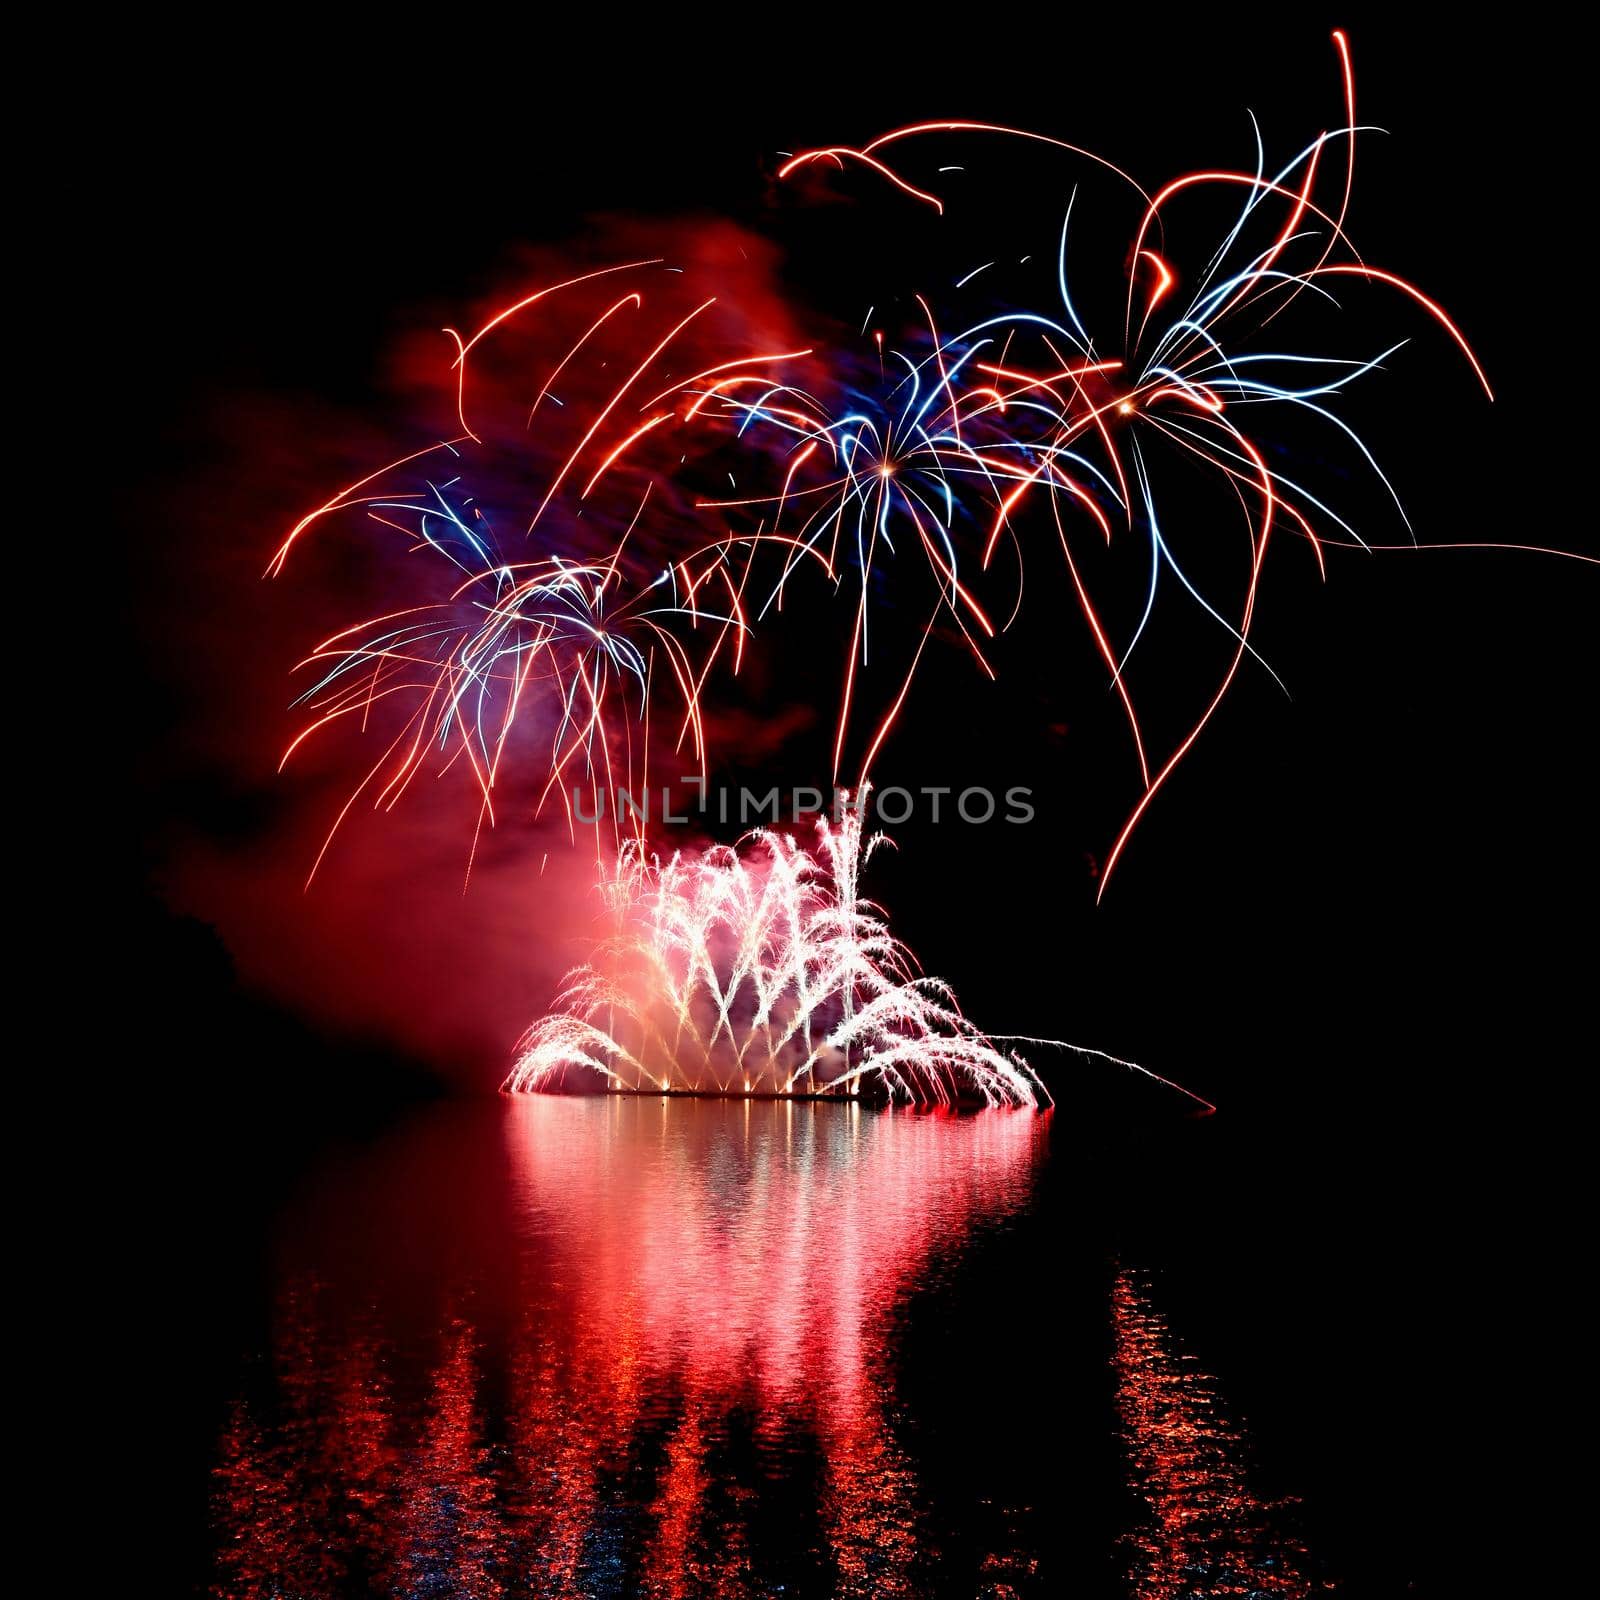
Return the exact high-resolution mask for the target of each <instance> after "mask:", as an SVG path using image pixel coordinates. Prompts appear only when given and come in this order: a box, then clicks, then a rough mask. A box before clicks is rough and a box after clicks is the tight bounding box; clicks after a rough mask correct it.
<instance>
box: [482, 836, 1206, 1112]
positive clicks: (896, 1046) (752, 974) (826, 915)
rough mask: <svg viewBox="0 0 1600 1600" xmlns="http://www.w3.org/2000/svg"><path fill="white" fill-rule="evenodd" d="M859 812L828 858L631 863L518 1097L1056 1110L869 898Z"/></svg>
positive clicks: (1038, 1083)
mask: <svg viewBox="0 0 1600 1600" xmlns="http://www.w3.org/2000/svg"><path fill="white" fill-rule="evenodd" d="M863 810H864V807H863V806H861V805H856V806H846V807H844V808H843V810H842V812H841V815H840V817H839V819H838V821H837V822H833V821H830V820H829V819H828V818H827V817H826V816H823V817H819V818H818V819H817V823H816V847H815V849H814V850H807V849H805V848H804V847H803V846H801V845H800V844H799V843H797V842H796V841H795V840H794V839H792V838H790V837H788V836H787V835H785V834H781V833H776V832H771V831H768V830H757V831H756V832H754V833H752V834H750V835H749V836H748V837H747V838H746V839H745V840H744V841H742V842H741V845H740V846H739V847H734V848H728V847H722V848H716V849H712V850H708V851H706V852H704V853H703V854H700V855H697V856H693V857H687V856H684V855H682V854H679V855H674V856H673V857H672V858H671V859H670V860H668V861H666V862H665V863H662V862H659V861H653V860H646V859H644V858H643V857H642V856H641V855H640V854H639V853H638V851H637V850H636V849H635V848H633V847H630V848H629V849H628V850H626V851H625V852H624V855H623V857H622V860H621V862H620V864H619V866H618V868H617V870H616V872H615V873H614V874H613V876H612V877H611V878H610V879H608V880H607V882H606V883H605V885H604V890H605V895H606V898H607V900H608V902H609V904H608V910H609V914H610V915H611V917H612V918H613V921H614V926H615V932H614V933H613V935H612V936H611V937H610V938H609V939H607V940H606V941H604V942H603V943H602V944H601V946H600V948H599V949H598V950H597V952H596V954H595V956H594V958H593V959H592V960H590V961H589V962H586V963H585V964H584V965H582V966H580V967H578V968H576V969H575V970H574V971H573V972H571V973H569V974H568V977H567V980H566V983H565V986H564V989H563V992H562V994H561V996H560V998H559V1000H558V1001H557V1009H556V1010H555V1011H553V1012H552V1013H551V1014H550V1015H548V1016H546V1017H544V1018H542V1019H541V1020H540V1021H539V1022H537V1023H536V1024H535V1025H534V1026H533V1027H532V1028H531V1029H530V1030H529V1031H528V1033H527V1035H526V1036H525V1037H524V1039H523V1041H522V1045H521V1048H520V1050H519V1053H518V1058H517V1062H516V1065H515V1066H514V1067H513V1068H512V1071H511V1074H510V1076H509V1077H508V1078H507V1079H506V1083H505V1088H506V1089H507V1090H509V1091H512V1092H519V1091H530V1090H539V1089H556V1088H562V1087H567V1086H577V1087H582V1086H585V1085H593V1084H595V1083H599V1084H602V1085H604V1086H605V1087H607V1088H612V1089H619V1090H625V1091H629V1092H633V1093H672V1092H675V1091H681V1092H686V1093H693V1094H720V1095H733V1096H762V1095H780V1096H811V1095H838V1096H856V1095H859V1094H861V1093H862V1092H863V1091H869V1092H876V1093H880V1094H882V1095H885V1096H887V1097H888V1098H889V1099H891V1100H903V1101H910V1102H914V1103H919V1104H938V1105H951V1104H955V1103H957V1102H959V1101H962V1100H981V1101H983V1103H984V1104H986V1105H1008V1106H1038V1107H1043V1106H1045V1105H1048V1104H1049V1103H1050V1095H1049V1093H1048V1091H1047V1090H1046V1089H1045V1087H1044V1084H1043V1082H1042V1080H1041V1079H1040V1077H1039V1075H1038V1074H1037V1073H1036V1072H1035V1071H1034V1070H1033V1068H1032V1067H1031V1066H1030V1065H1029V1064H1028V1063H1027V1061H1026V1060H1024V1059H1023V1057H1022V1056H1021V1055H1019V1054H1017V1053H1016V1052H1015V1051H1012V1050H1004V1049H1002V1048H1001V1047H1000V1043H999V1042H997V1041H996V1039H994V1038H993V1037H991V1036H989V1035H988V1034H985V1033H984V1032H982V1031H981V1030H980V1029H979V1028H977V1027H976V1026H974V1025H973V1023H971V1022H970V1021H969V1020H968V1019H967V1018H966V1016H965V1015H964V1014H963V1013H962V1011H961V1008H960V1006H959V1005H958V1004H957V1002H956V998H955V995H954V994H953V993H952V991H951V989H950V986H949V985H948V984H947V983H945V982H943V981H942V980H941V979H938V978H933V977H929V976H927V975H926V974H924V973H923V972H922V970H921V968H920V966H919V965H918V962H917V960H916V957H915V956H914V955H913V954H912V952H911V950H910V949H909V948H908V947H907V946H906V945H905V944H904V943H903V942H902V941H901V940H899V939H897V938H896V937H895V936H894V935H893V934H892V933H891V932H890V930H889V926H888V923H887V920H886V917H885V914H884V912H883V909H882V907H881V906H879V905H877V904H876V903H875V902H873V901H871V900H868V899H866V898H864V897H863V895H862V893H861V873H862V870H863V868H864V867H865V866H866V864H867V863H868V861H870V859H871V858H872V856H873V854H874V853H875V852H876V851H877V850H878V849H879V848H881V847H882V846H883V845H884V844H886V843H887V839H886V837H885V836H884V835H883V834H881V833H879V834H874V835H872V836H870V837H864V836H863V831H862V820H861V819H862V812H863ZM1028 1042H1031V1043H1033V1044H1036V1045H1040V1046H1048V1045H1051V1044H1056V1042H1055V1041H1050V1040H1043V1039H1039V1040H1032V1041H1028ZM1056 1047H1057V1048H1063V1049H1068V1050H1076V1049H1077V1047H1076V1046H1072V1045H1060V1044H1056ZM1078 1053H1079V1054H1082V1055H1093V1056H1100V1057H1101V1059H1105V1060H1115V1059H1116V1058H1115V1057H1106V1056H1103V1055H1102V1054H1101V1052H1098V1051H1082V1050H1080V1051H1078ZM1118 1064H1119V1065H1121V1066H1125V1067H1128V1068H1130V1069H1131V1070H1133V1071H1136V1072H1140V1073H1143V1074H1144V1075H1145V1076H1146V1077H1150V1078H1153V1079H1155V1081H1156V1082H1159V1083H1164V1084H1167V1086H1168V1087H1170V1088H1175V1089H1178V1090H1179V1092H1180V1093H1182V1094H1186V1095H1187V1094H1188V1091H1187V1090H1183V1089H1181V1088H1179V1086H1178V1085H1176V1084H1170V1083H1167V1080H1166V1079H1161V1078H1156V1075H1155V1074H1154V1073H1148V1072H1145V1069H1144V1068H1142V1067H1137V1066H1135V1065H1134V1064H1133V1063H1132V1062H1118ZM1189 1098H1191V1099H1195V1100H1197V1101H1198V1100H1199V1097H1198V1096H1193V1095H1190V1096H1189ZM1199 1103H1200V1104H1201V1105H1202V1106H1205V1107H1206V1109H1208V1110H1209V1109H1211V1107H1210V1106H1209V1103H1208V1102H1205V1101H1199Z"/></svg>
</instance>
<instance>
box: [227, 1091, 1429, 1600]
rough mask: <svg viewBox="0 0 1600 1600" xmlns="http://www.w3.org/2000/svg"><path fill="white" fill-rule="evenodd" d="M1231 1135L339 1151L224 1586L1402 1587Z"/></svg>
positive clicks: (277, 1273)
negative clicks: (1250, 1211)
mask: <svg viewBox="0 0 1600 1600" xmlns="http://www.w3.org/2000/svg"><path fill="white" fill-rule="evenodd" d="M1214 1122H1215V1119H1212V1122H1211V1123H1208V1122H1207V1121H1205V1120H1200V1121H1189V1120H1185V1119H1182V1118H1179V1117H1177V1116H1174V1117H1172V1118H1170V1119H1168V1121H1167V1122H1166V1123H1161V1124H1158V1125H1157V1126H1154V1127H1144V1128H1142V1129H1123V1130H1122V1131H1121V1132H1120V1133H1119V1134H1118V1135H1117V1136H1115V1137H1114V1138H1113V1137H1110V1136H1108V1134H1107V1133H1106V1130H1105V1129H1104V1128H1100V1129H1096V1128H1094V1127H1092V1126H1089V1127H1086V1126H1083V1125H1081V1124H1069V1123H1068V1122H1067V1121H1066V1120H1065V1118H1064V1114H1063V1113H1062V1112H1060V1111H1058V1112H1055V1113H1052V1114H1050V1115H1046V1116H1037V1115H1034V1114H1033V1113H1031V1112H996V1111H991V1112H985V1113H980V1114H972V1115H959V1116H958V1115H944V1114H928V1113H920V1114H919V1113H913V1112H906V1111H895V1112H885V1111H877V1110H872V1109H868V1108H865V1107H861V1106H857V1105H844V1104H826V1103H804V1102H801V1103H794V1102H789V1103H783V1102H772V1101H692V1100H685V1099H671V1100H668V1099H641V1098H630V1097H621V1096H614V1097H595V1098H552V1097H542V1096H530V1097H521V1098H517V1099H507V1100H496V1101H491V1102H474V1103H464V1104H446V1105H438V1106H431V1107H427V1108H424V1109H422V1110H420V1111H417V1112H415V1113H413V1114H411V1115H410V1116H409V1117H408V1118H406V1119H405V1120H404V1121H402V1122H401V1123H400V1124H399V1125H397V1126H395V1127H392V1128H389V1129H387V1130H385V1131H384V1132H383V1133H381V1134H380V1135H377V1136H374V1137H370V1138H363V1139H359V1140H347V1141H345V1142H343V1143H340V1144H339V1145H337V1146H335V1147H333V1148H331V1149H328V1150H326V1151H324V1152H323V1153H322V1155H321V1156H320V1157H319V1158H318V1159H317V1160H316V1161H315V1162H313V1163H311V1165H310V1166H309V1168H308V1170H307V1171H306V1172H305V1173H304V1174H303V1176H302V1177H301V1178H300V1180H299V1181H297V1183H296V1184H295V1186H294V1188H293V1190H292V1192H291V1193H290V1194H288V1195H287V1196H286V1197H285V1198H284V1200H283V1203H282V1205H281V1207H279V1208H278V1209H277V1210H276V1214H275V1215H274V1216H273V1217H272V1218H271V1219H270V1221H269V1222H268V1223H267V1225H266V1228H265V1237H266V1241H267V1242H266V1247H265V1261H266V1265H265V1266H264V1267H263V1268H262V1269H261V1276H262V1279H263V1283H262V1286H261V1293H260V1296H259V1307H258V1309H257V1311H256V1313H255V1314H253V1315H249V1316H242V1317H240V1318H238V1319H237V1321H236V1324H235V1327H234V1329H233V1332H232V1335H231V1337H232V1339H233V1345H234V1348H233V1349H232V1350H231V1351H230V1352H228V1353H227V1356H226V1359H225V1360H223V1361H222V1363H221V1366H220V1372H219V1377H218V1379H217V1382H216V1385H215V1386H216V1388H217V1389H218V1393H217V1394H216V1395H215V1397H214V1404H213V1406H212V1409H211V1411H210V1413H209V1415H210V1417H211V1421H212V1424H213V1426H214V1432H215V1439H214V1448H213V1451H212V1455H211V1466H210V1473H209V1502H210V1526H211V1544H212V1583H213V1588H214V1592H215V1593H218V1594H224V1595H239V1596H308V1597H309V1596H325V1595H346V1594H354V1595H362V1594H373V1595H394V1596H441V1597H442V1596H521V1595H529V1596H573V1597H578V1596H582V1597H600V1596H634V1595H640V1596H663V1597H668V1596H674V1597H675V1596H684V1597H689V1596H700V1595H707V1596H730V1597H731V1596H741V1597H742V1596H780V1595H782V1596H812V1595H814V1596H864V1597H865V1596H894V1595H905V1596H921V1595H946V1594H949V1595H961V1596H989V1597H995V1600H999V1597H1006V1596H1030V1595H1058V1594H1071V1595H1089V1596H1095V1595H1116V1596H1141V1597H1144V1596H1148V1597H1174V1600H1176V1597H1180V1596H1210V1595H1263V1596H1265V1595H1272V1596H1276V1595H1306V1594H1312V1593H1321V1592H1325V1591H1326V1590H1331V1589H1334V1588H1335V1587H1337V1589H1338V1591H1339V1592H1349V1593H1368V1592H1370V1593H1404V1592H1407V1591H1406V1586H1405V1584H1406V1580H1405V1574H1404V1572H1403V1571H1401V1570H1399V1569H1398V1568H1397V1566H1396V1563H1397V1562H1398V1563H1400V1565H1401V1566H1403V1564H1404V1562H1405V1560H1407V1559H1408V1557H1407V1555H1406V1553H1405V1541H1406V1537H1407V1530H1406V1529H1405V1528H1404V1527H1402V1526H1399V1521H1400V1520H1401V1514H1400V1512H1399V1511H1398V1509H1397V1508H1398V1507H1400V1506H1402V1505H1403V1504H1404V1496H1403V1495H1402V1494H1400V1493H1394V1494H1393V1495H1392V1503H1391V1501H1390V1500H1389V1499H1386V1494H1389V1492H1390V1489H1391V1488H1392V1487H1393V1486H1392V1485H1388V1481H1387V1479H1386V1476H1385V1470H1384V1468H1383V1467H1382V1466H1381V1465H1378V1466H1376V1467H1375V1466H1374V1464H1373V1463H1372V1462H1370V1461H1368V1460H1367V1459H1366V1454H1367V1453H1366V1451H1365V1449H1364V1447H1363V1445H1362V1442H1361V1441H1362V1439H1363V1438H1364V1437H1365V1435H1364V1434H1363V1433H1362V1428H1363V1424H1362V1422H1361V1421H1360V1419H1355V1418H1352V1419H1350V1427H1351V1428H1352V1429H1353V1430H1354V1431H1353V1432H1352V1433H1350V1434H1348V1435H1347V1434H1344V1433H1341V1431H1340V1426H1339V1424H1338V1422H1337V1421H1336V1420H1335V1418H1334V1408H1336V1407H1337V1405H1338V1396H1339V1394H1340V1392H1341V1386H1340V1381H1339V1379H1338V1377H1337V1375H1333V1376H1331V1377H1330V1370H1329V1369H1330V1368H1331V1367H1332V1366H1333V1365H1334V1356H1333V1352H1334V1351H1335V1350H1336V1349H1337V1347H1338V1343H1339V1341H1338V1339H1337V1337H1335V1336H1334V1335H1333V1334H1330V1331H1329V1328H1328V1326H1327V1323H1326V1319H1324V1320H1323V1323H1322V1325H1321V1326H1315V1325H1312V1322H1311V1319H1310V1318H1309V1317H1308V1316H1307V1312H1308V1310H1309V1309H1310V1308H1311V1307H1313V1306H1315V1305H1316V1303H1317V1294H1316V1293H1315V1292H1312V1293H1308V1284H1309V1283H1311V1282H1312V1281H1313V1280H1316V1281H1321V1282H1326V1281H1329V1280H1327V1279H1326V1277H1325V1275H1324V1274H1322V1273H1321V1269H1320V1268H1319V1269H1318V1272H1317V1273H1314V1274H1312V1275H1311V1276H1310V1277H1308V1274H1307V1272H1306V1269H1305V1267H1304V1266H1303V1265H1296V1264H1295V1258H1294V1257H1293V1256H1292V1253H1291V1252H1290V1251H1289V1250H1288V1249H1287V1248H1286V1246H1285V1237H1284V1234H1283V1232H1282V1231H1280V1230H1279V1229H1274V1228H1271V1227H1268V1228H1267V1229H1266V1230H1265V1231H1263V1227H1262V1225H1261V1224H1260V1223H1258V1222H1255V1221H1247V1220H1246V1216H1245V1213H1244V1211H1243V1209H1242V1206H1241V1202H1242V1201H1243V1200H1244V1199H1246V1198H1249V1199H1252V1200H1253V1201H1254V1202H1256V1203H1257V1204H1258V1205H1259V1203H1260V1202H1261V1201H1262V1200H1266V1201H1267V1202H1268V1203H1269V1204H1271V1205H1277V1206H1281V1205H1282V1204H1284V1203H1285V1197H1284V1196H1283V1195H1282V1194H1280V1195H1278V1196H1277V1197H1276V1199H1274V1197H1273V1196H1272V1195H1270V1194H1268V1195H1265V1196H1263V1195H1261V1194H1259V1193H1257V1192H1256V1190H1255V1186H1254V1183H1253V1181H1252V1180H1251V1179H1250V1178H1249V1177H1241V1175H1240V1173H1239V1171H1238V1168H1237V1163H1236V1162H1234V1161H1233V1160H1232V1157H1231V1156H1229V1155H1228V1147H1227V1145H1226V1143H1225V1140H1226V1137H1227V1135H1226V1133H1222V1134H1219V1133H1218V1131H1217V1129H1216V1128H1215V1126H1214ZM1224 1156H1228V1162H1227V1170H1226V1174H1223V1173H1222V1172H1219V1168H1218V1163H1219V1160H1220V1159H1221V1158H1223V1157H1224ZM1261 1165H1262V1169H1263V1172H1264V1174H1265V1177H1264V1179H1263V1181H1267V1182H1270V1181H1271V1174H1272V1172H1273V1171H1275V1170H1279V1169H1282V1168H1283V1165H1284V1164H1283V1162H1282V1161H1281V1159H1280V1160H1279V1161H1277V1162H1276V1163H1275V1162H1274V1160H1273V1158H1272V1157H1271V1156H1270V1155H1269V1156H1267V1157H1264V1158H1263V1161H1262V1163H1261ZM1300 1198H1301V1199H1303V1198H1304V1195H1303V1194H1302V1195H1301V1196H1300ZM1295 1203H1299V1201H1298V1200H1297V1201H1296V1202H1295ZM1281 1220H1282V1219H1280V1221H1281ZM1293 1237H1294V1238H1296V1239H1299V1240H1301V1241H1302V1242H1303V1248H1304V1249H1305V1250H1308V1251H1310V1252H1311V1253H1312V1255H1313V1256H1314V1257H1317V1258H1318V1259H1319V1261H1320V1262H1321V1264H1322V1266H1324V1267H1325V1266H1326V1265H1327V1264H1328V1262H1329V1261H1332V1260H1334V1259H1335V1256H1334V1253H1333V1252H1330V1250H1329V1248H1328V1246H1329V1235H1328V1232H1327V1230H1326V1229H1325V1228H1321V1227H1319V1226H1318V1225H1317V1223H1316V1221H1315V1220H1314V1219H1307V1218H1303V1219H1302V1220H1301V1223H1300V1225H1299V1226H1297V1227H1296V1228H1295V1230H1294V1233H1293ZM1274 1263H1279V1265H1274ZM1274 1274H1277V1276H1278V1278H1281V1279H1282V1282H1281V1283H1278V1282H1275V1281H1274ZM1241 1298H1242V1301H1243V1303H1241ZM1332 1320H1333V1322H1334V1324H1335V1325H1338V1321H1339V1319H1338V1318H1337V1316H1335V1317H1334V1318H1333V1319H1332ZM1365 1387H1366V1388H1370V1385H1366V1386H1365ZM1372 1453H1373V1454H1376V1452H1372ZM1385 1518H1390V1519H1391V1521H1394V1522H1395V1525H1394V1526H1389V1525H1388V1524H1387V1523H1385V1521H1384V1519H1385Z"/></svg>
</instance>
